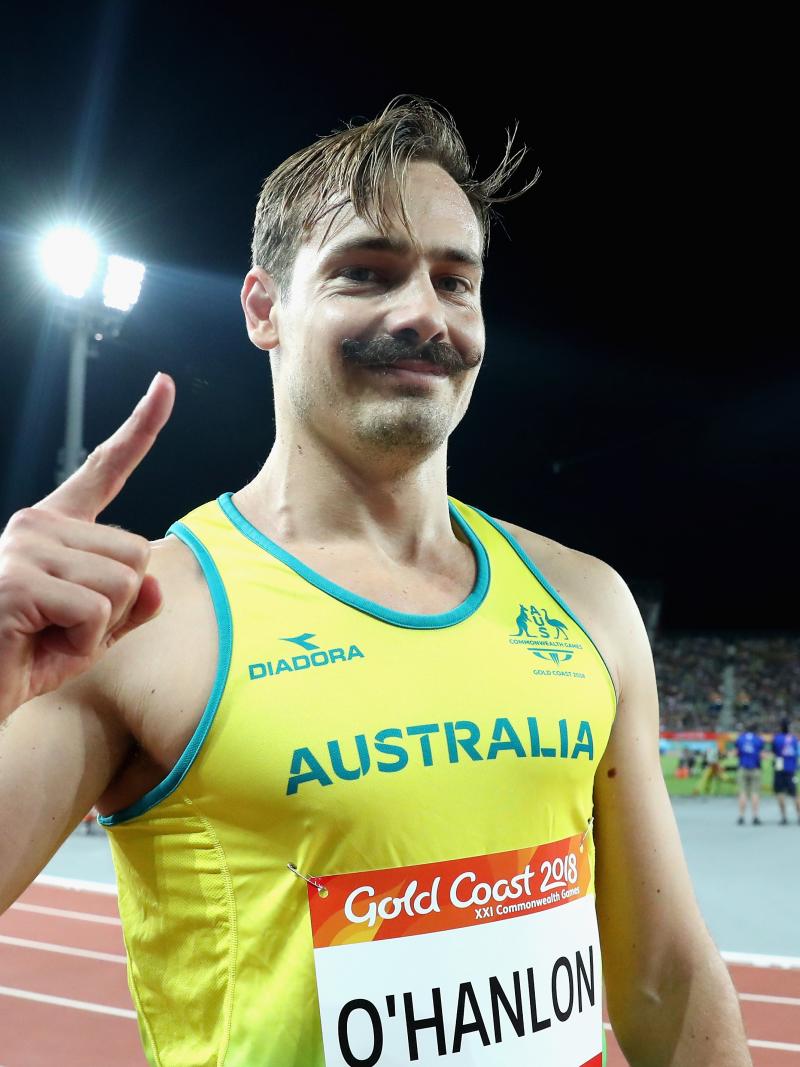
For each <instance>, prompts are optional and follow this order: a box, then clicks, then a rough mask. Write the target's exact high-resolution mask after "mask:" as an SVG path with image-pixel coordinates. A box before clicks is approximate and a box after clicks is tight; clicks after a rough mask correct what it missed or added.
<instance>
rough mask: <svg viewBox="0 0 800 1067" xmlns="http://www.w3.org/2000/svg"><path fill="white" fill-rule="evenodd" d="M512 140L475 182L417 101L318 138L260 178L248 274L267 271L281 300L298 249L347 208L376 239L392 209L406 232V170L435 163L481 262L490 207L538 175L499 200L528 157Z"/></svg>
mask: <svg viewBox="0 0 800 1067" xmlns="http://www.w3.org/2000/svg"><path fill="white" fill-rule="evenodd" d="M516 134H517V126H516V125H515V127H514V129H513V131H512V130H507V131H506V149H505V153H504V155H503V158H502V159H501V161H500V163H499V165H498V166H497V167H496V168H495V169H494V171H492V173H491V174H490V175H489V176H488V177H486V178H483V179H480V180H479V179H477V178H476V177H475V176H474V173H473V166H472V164H471V163H470V160H469V156H468V154H467V149H466V146H465V144H464V141H463V139H462V137H461V134H460V133H459V131H458V129H457V128H456V125H455V121H454V120H453V117H452V116H451V115H450V113H449V112H448V111H447V110H446V109H444V108H443V107H442V106H441V105H439V104H437V103H436V102H435V101H432V100H427V99H425V98H424V97H420V96H411V95H404V96H397V97H395V98H394V99H393V100H392V101H390V103H389V104H388V105H387V106H386V108H385V109H384V110H383V111H382V112H381V114H380V115H378V116H377V117H376V118H374V119H370V120H368V121H365V122H363V123H362V124H361V125H353V124H352V123H349V124H347V125H345V127H344V128H343V129H340V130H334V131H333V132H332V133H330V134H327V135H326V136H324V137H320V138H319V139H318V140H316V141H315V142H314V143H313V144H311V145H309V146H308V147H307V148H302V149H300V151H298V152H295V153H294V154H293V155H291V156H289V158H288V159H286V160H285V161H284V162H283V163H281V164H280V165H279V166H278V167H276V169H275V170H274V171H272V173H271V174H270V175H269V176H268V177H267V178H266V180H265V181H264V184H263V186H262V188H261V195H260V196H259V198H258V205H257V207H256V216H255V222H254V224H253V241H252V247H251V252H252V263H253V266H258V267H263V268H264V270H266V271H268V272H269V273H270V274H271V275H272V277H273V278H274V279H275V282H276V284H277V285H278V288H279V290H280V291H281V292H282V293H285V292H286V291H287V289H288V282H289V279H290V276H291V272H292V269H293V267H294V261H295V258H296V256H297V251H298V249H299V246H300V244H301V243H302V242H303V240H304V239H306V238H307V236H308V234H309V233H310V231H311V230H312V229H313V228H314V226H315V225H316V224H317V223H318V222H319V221H320V220H321V219H323V218H324V217H325V216H326V215H330V216H331V218H330V222H329V225H328V229H327V230H326V232H325V235H324V237H323V239H322V240H323V243H324V241H326V240H327V239H328V237H329V235H330V232H331V229H332V227H333V225H334V223H335V221H336V218H337V217H338V215H339V213H340V212H341V211H342V209H343V208H344V207H345V206H346V205H347V204H352V206H353V210H354V211H355V213H356V215H357V216H358V217H359V218H362V219H364V220H366V221H368V222H370V223H371V224H372V225H373V226H374V227H375V228H376V229H377V230H378V231H379V232H380V233H382V234H383V235H384V236H386V235H387V232H388V229H389V226H390V222H391V215H392V209H393V208H394V207H395V205H396V207H397V211H398V214H399V216H400V221H401V222H402V224H403V226H404V227H405V229H406V230H407V231H410V224H409V220H408V215H407V213H406V204H405V199H404V188H405V180H406V176H407V173H408V167H409V165H410V164H411V163H413V162H430V163H436V164H437V165H438V166H440V167H441V168H442V169H443V170H444V171H446V172H447V174H449V175H450V177H451V178H452V179H453V181H455V182H456V183H457V184H458V185H459V186H460V188H461V189H462V190H463V192H464V194H465V196H466V197H467V199H468V200H469V202H470V204H471V205H472V209H473V211H474V212H475V217H476V218H477V220H478V224H479V226H480V230H481V238H482V251H483V253H484V254H485V253H486V251H487V249H488V247H489V231H490V224H491V221H492V218H493V215H494V211H493V207H494V205H495V204H501V203H506V202H508V201H510V200H515V199H516V198H517V197H519V196H522V194H523V193H525V192H527V191H528V189H530V188H531V186H532V185H534V183H535V182H536V181H537V179H538V177H539V174H540V171H539V169H538V167H537V169H536V173H535V174H534V176H533V178H532V179H531V180H530V181H529V182H527V184H525V185H524V186H523V187H522V188H521V189H519V190H517V191H516V192H507V193H505V194H504V193H503V188H504V186H505V185H506V184H507V182H508V180H509V179H510V178H511V176H512V175H513V174H514V172H515V171H516V170H517V168H518V167H519V165H520V163H521V162H522V160H523V158H524V157H525V155H526V153H527V151H528V150H527V148H526V146H525V145H523V146H522V147H521V148H519V149H516V150H515V149H514V140H515V138H516Z"/></svg>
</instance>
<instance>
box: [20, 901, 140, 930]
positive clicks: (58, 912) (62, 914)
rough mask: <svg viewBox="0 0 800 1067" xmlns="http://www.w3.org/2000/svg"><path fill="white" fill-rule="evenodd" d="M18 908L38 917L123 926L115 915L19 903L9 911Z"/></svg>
mask: <svg viewBox="0 0 800 1067" xmlns="http://www.w3.org/2000/svg"><path fill="white" fill-rule="evenodd" d="M13 908H16V910H17V911H32V912H35V913H36V914H37V915H55V916H57V917H58V918H61V919H79V920H80V921H81V922H85V923H102V924H103V925H104V926H122V923H121V922H120V920H119V919H116V918H115V917H114V916H113V915H93V914H92V913H91V912H88V911H67V910H66V909H65V908H48V907H46V906H45V905H44V904H23V903H21V902H20V901H17V902H16V904H12V905H11V908H9V911H11V910H12V909H13Z"/></svg>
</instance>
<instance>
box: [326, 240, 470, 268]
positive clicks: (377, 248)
mask: <svg viewBox="0 0 800 1067" xmlns="http://www.w3.org/2000/svg"><path fill="white" fill-rule="evenodd" d="M411 248H412V245H411V242H410V241H405V240H403V239H402V238H399V237H351V238H350V239H349V240H347V241H339V242H337V243H336V244H332V245H331V246H330V247H329V249H328V251H327V253H326V255H325V258H324V260H323V262H324V263H327V262H328V261H329V260H331V259H335V258H336V257H337V256H345V255H348V254H350V253H353V252H391V253H392V254H393V255H396V256H406V255H408V253H409V252H410V251H411ZM426 255H428V256H429V257H430V258H431V259H437V260H445V261H446V262H448V263H463V264H464V265H465V266H468V267H473V268H474V269H475V270H477V271H479V272H481V273H482V272H483V262H482V261H481V258H480V256H476V255H475V253H474V252H469V251H468V250H467V249H466V248H456V247H455V246H451V245H447V246H446V245H437V246H436V247H435V248H430V249H428V250H427V252H426Z"/></svg>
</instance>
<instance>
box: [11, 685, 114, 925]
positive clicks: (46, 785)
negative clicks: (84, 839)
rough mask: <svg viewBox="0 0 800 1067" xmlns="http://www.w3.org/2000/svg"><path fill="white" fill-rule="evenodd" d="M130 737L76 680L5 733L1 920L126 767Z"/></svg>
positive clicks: (22, 713)
mask: <svg viewBox="0 0 800 1067" xmlns="http://www.w3.org/2000/svg"><path fill="white" fill-rule="evenodd" d="M129 749H130V736H129V734H128V732H127V730H125V729H124V728H123V727H122V726H121V725H120V723H119V722H118V720H117V719H116V718H115V717H114V716H113V715H112V714H110V713H109V712H108V711H107V710H106V709H103V708H101V707H99V706H98V702H97V701H93V700H92V699H91V698H89V696H88V695H87V693H86V690H85V687H84V686H82V684H81V680H80V679H78V680H76V681H75V682H72V683H70V684H68V685H65V686H63V687H62V688H61V689H60V690H58V691H57V692H55V693H48V694H47V695H45V696H41V697H37V698H36V699H35V700H31V701H29V702H28V703H27V704H23V705H22V706H21V707H19V708H17V710H16V711H15V712H14V713H13V714H12V715H11V716H10V718H9V719H8V720H7V722H6V724H5V726H4V727H3V729H2V730H0V912H2V911H4V910H5V909H6V908H7V907H8V906H9V905H10V904H11V903H12V902H13V901H14V900H16V898H17V897H18V896H19V894H20V893H21V892H22V891H23V890H24V889H25V888H26V887H27V886H28V885H29V884H30V883H31V882H32V881H33V879H34V878H35V877H36V875H37V874H38V873H39V872H40V871H41V869H42V867H44V865H45V864H46V863H47V861H48V860H49V859H50V857H51V856H52V855H53V853H54V852H55V851H56V849H57V848H58V847H59V845H60V844H61V843H62V842H63V841H64V839H65V838H66V837H67V836H68V835H69V834H70V833H71V832H72V830H74V829H75V827H76V826H77V825H78V824H79V823H80V821H81V819H82V818H83V816H84V815H85V814H86V812H87V811H89V809H90V808H91V807H92V805H93V804H94V803H95V802H96V801H97V799H98V798H99V797H100V795H101V794H102V793H103V791H104V790H105V789H106V787H107V786H108V784H109V782H110V781H111V779H112V778H113V777H114V775H115V774H116V772H117V771H118V770H119V768H120V767H121V765H122V763H123V761H124V759H125V757H126V755H127V753H128V751H129Z"/></svg>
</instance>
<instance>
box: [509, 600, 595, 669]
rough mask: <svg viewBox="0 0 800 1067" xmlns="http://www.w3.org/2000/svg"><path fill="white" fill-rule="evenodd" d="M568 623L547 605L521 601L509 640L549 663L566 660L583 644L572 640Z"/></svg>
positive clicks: (564, 661)
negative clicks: (556, 615) (539, 606)
mask: <svg viewBox="0 0 800 1067" xmlns="http://www.w3.org/2000/svg"><path fill="white" fill-rule="evenodd" d="M571 625H572V620H571V619H570V622H569V623H566V622H564V621H563V620H562V619H557V618H553V617H552V616H551V615H550V614H549V613H548V610H547V608H537V607H536V605H535V604H520V606H519V614H518V615H517V618H516V627H517V632H516V633H515V634H511V635H509V644H511V645H521V646H523V647H524V648H525V649H527V650H528V652H532V653H533V654H534V656H536V657H537V659H543V660H546V661H547V662H549V663H568V662H569V660H571V659H572V658H573V656H574V655H575V653H576V652H579V651H581V649H582V648H583V645H582V644H580V643H579V642H577V641H571V640H570V636H569V627H570V626H571Z"/></svg>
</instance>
